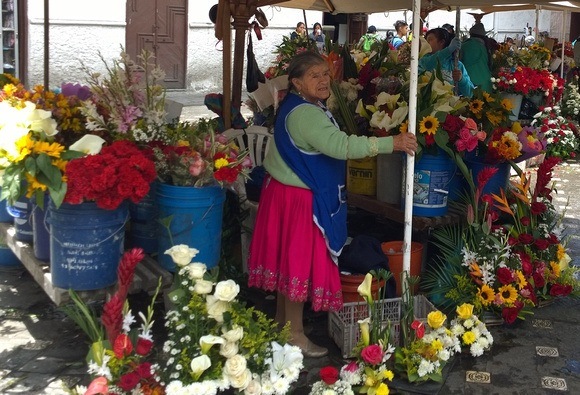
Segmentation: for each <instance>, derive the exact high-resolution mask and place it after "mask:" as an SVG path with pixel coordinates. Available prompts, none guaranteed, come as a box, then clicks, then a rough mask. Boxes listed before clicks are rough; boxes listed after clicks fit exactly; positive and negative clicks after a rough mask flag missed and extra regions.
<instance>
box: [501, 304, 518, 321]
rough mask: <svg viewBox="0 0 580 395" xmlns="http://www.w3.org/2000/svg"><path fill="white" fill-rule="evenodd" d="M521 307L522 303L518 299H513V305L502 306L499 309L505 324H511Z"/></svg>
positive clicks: (516, 317)
mask: <svg viewBox="0 0 580 395" xmlns="http://www.w3.org/2000/svg"><path fill="white" fill-rule="evenodd" d="M523 307H524V304H523V303H522V302H521V301H519V300H516V301H515V303H514V305H513V307H504V308H503V310H502V311H501V316H502V317H503V319H504V321H505V322H506V324H513V323H514V322H515V320H517V319H518V314H519V313H520V310H521V309H522V308H523Z"/></svg>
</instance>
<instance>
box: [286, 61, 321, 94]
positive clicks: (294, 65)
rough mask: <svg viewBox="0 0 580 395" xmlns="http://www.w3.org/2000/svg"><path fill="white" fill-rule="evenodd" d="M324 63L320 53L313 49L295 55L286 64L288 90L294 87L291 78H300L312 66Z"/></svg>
mask: <svg viewBox="0 0 580 395" xmlns="http://www.w3.org/2000/svg"><path fill="white" fill-rule="evenodd" d="M324 63H326V60H324V58H323V57H322V56H320V54H318V53H316V52H313V51H304V52H300V53H299V54H297V55H295V56H294V57H293V58H292V60H291V61H290V64H289V65H288V90H291V89H292V88H294V85H292V79H293V78H302V77H303V76H304V74H306V72H307V71H308V70H309V69H310V68H311V67H312V66H317V65H319V64H324Z"/></svg>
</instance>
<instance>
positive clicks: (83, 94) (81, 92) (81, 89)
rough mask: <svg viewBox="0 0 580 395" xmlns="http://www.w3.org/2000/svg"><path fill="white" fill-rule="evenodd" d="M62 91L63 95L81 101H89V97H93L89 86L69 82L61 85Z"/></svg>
mask: <svg viewBox="0 0 580 395" xmlns="http://www.w3.org/2000/svg"><path fill="white" fill-rule="evenodd" d="M60 90H61V92H62V94H63V95H65V96H67V97H68V96H76V97H78V98H79V99H80V100H87V99H88V98H89V97H91V90H90V89H89V87H88V86H85V85H80V84H71V83H68V82H67V83H65V84H62V85H61V87H60Z"/></svg>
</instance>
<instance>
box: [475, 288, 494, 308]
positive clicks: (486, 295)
mask: <svg viewBox="0 0 580 395" xmlns="http://www.w3.org/2000/svg"><path fill="white" fill-rule="evenodd" d="M477 297H478V298H479V300H480V301H481V304H483V305H484V306H489V304H490V303H491V302H493V299H494V298H495V292H493V289H492V288H491V287H490V286H489V285H487V284H484V285H483V286H482V287H481V288H480V289H479V290H478V291H477Z"/></svg>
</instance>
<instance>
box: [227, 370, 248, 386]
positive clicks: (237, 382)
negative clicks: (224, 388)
mask: <svg viewBox="0 0 580 395" xmlns="http://www.w3.org/2000/svg"><path fill="white" fill-rule="evenodd" d="M229 379H230V383H231V384H232V387H234V388H237V389H239V390H243V389H246V388H247V387H248V385H249V384H250V381H252V372H250V369H246V370H244V371H243V372H242V374H240V375H239V376H236V377H230V378H229Z"/></svg>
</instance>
